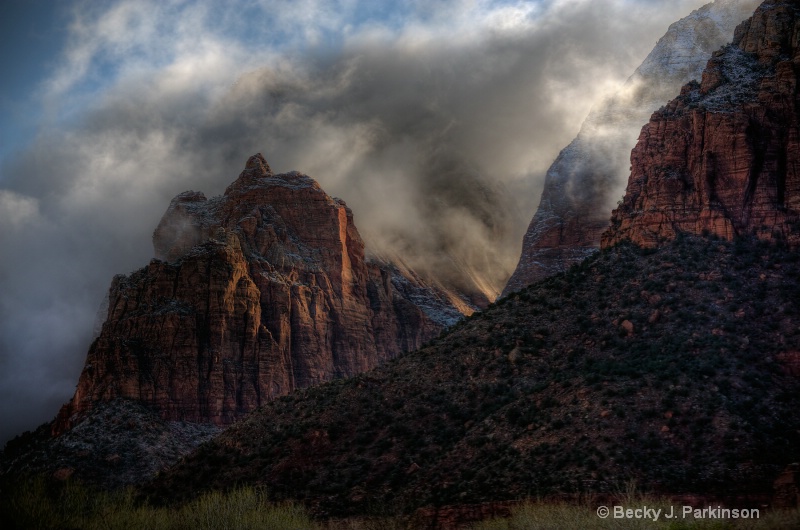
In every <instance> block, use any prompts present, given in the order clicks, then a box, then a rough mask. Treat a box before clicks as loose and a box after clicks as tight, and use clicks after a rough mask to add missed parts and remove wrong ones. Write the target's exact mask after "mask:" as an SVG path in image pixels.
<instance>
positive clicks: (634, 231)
mask: <svg viewBox="0 0 800 530" xmlns="http://www.w3.org/2000/svg"><path fill="white" fill-rule="evenodd" d="M798 39H800V1H796V0H795V1H788V0H768V1H766V2H764V3H763V4H762V5H761V6H760V7H759V8H758V9H757V10H756V12H755V13H754V15H753V17H752V18H751V19H749V20H747V21H745V22H744V23H742V25H740V26H739V27H738V28H737V30H736V34H735V37H734V41H733V44H731V45H729V46H726V47H724V48H723V49H722V50H720V51H718V52H716V53H715V54H714V56H713V57H712V58H711V60H710V61H709V62H708V66H707V67H706V69H705V71H704V72H703V78H702V82H701V83H690V84H688V85H686V86H685V87H684V88H683V89H682V91H681V95H680V96H679V97H678V98H676V99H674V100H673V101H671V102H670V103H669V104H668V105H666V106H665V107H663V108H662V109H661V110H659V111H657V112H656V113H654V114H653V116H652V118H651V119H650V122H649V123H648V124H647V125H645V127H644V128H643V129H642V132H641V134H640V136H639V141H638V144H637V145H636V148H635V149H634V150H633V152H632V154H631V165H632V169H631V175H630V179H629V181H628V187H627V190H626V193H625V198H624V199H623V201H622V203H621V204H620V206H619V207H618V208H617V209H616V210H614V212H613V214H612V219H611V227H610V228H609V229H608V231H606V232H605V233H604V234H603V237H602V246H604V247H607V246H609V245H613V244H615V243H617V242H619V241H622V240H631V241H633V242H635V243H637V244H639V245H643V246H655V245H658V244H659V243H660V242H661V241H665V240H669V239H673V238H675V237H676V235H677V234H679V233H681V232H688V233H693V234H700V233H706V232H707V233H711V234H715V235H718V236H721V237H723V238H726V239H731V238H733V237H735V236H736V235H737V234H745V233H754V234H756V235H757V236H758V237H760V238H764V239H783V240H786V241H788V242H789V243H790V244H795V245H796V244H797V243H798V242H800V231H798V226H800V225H799V224H798V223H800V128H799V126H800V94H798V90H797V85H798V76H800V44H798Z"/></svg>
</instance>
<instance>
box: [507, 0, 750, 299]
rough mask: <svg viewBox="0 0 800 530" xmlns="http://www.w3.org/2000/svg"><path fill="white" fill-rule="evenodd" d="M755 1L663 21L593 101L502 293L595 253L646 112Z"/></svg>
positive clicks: (695, 71)
mask: <svg viewBox="0 0 800 530" xmlns="http://www.w3.org/2000/svg"><path fill="white" fill-rule="evenodd" d="M758 3H759V2H758V1H756V0H716V1H715V2H713V3H709V4H707V5H705V6H703V7H702V8H700V9H698V10H696V11H694V12H692V13H691V14H690V15H689V16H687V17H685V18H683V19H681V20H679V21H678V22H676V23H674V24H672V25H671V26H670V27H669V30H668V31H667V33H666V34H665V35H664V36H663V37H661V39H659V41H658V43H657V44H656V46H655V48H653V50H652V51H651V52H650V54H649V55H648V56H647V58H646V59H645V61H644V62H643V63H642V64H641V65H640V66H639V68H637V69H636V72H634V74H633V75H632V76H631V77H630V79H628V81H627V83H625V86H623V87H622V88H621V89H620V90H619V91H618V92H617V93H616V94H614V95H613V96H612V97H609V98H608V99H606V100H605V101H604V102H602V103H601V104H599V105H598V106H596V107H595V108H594V109H593V110H592V112H591V113H590V114H589V116H587V118H586V120H585V121H584V123H583V125H582V127H581V130H580V133H579V134H578V136H577V138H575V139H574V140H573V141H572V143H570V144H569V145H568V146H567V147H565V148H564V149H563V150H562V151H561V153H560V154H559V155H558V158H556V160H555V161H554V162H553V164H552V165H551V166H550V168H549V169H548V170H547V175H546V176H545V181H544V189H543V191H542V197H541V202H540V203H539V208H538V209H537V210H536V214H535V215H534V217H533V219H532V220H531V222H530V225H529V227H528V230H527V232H526V234H525V237H524V239H523V242H522V254H521V256H520V260H519V263H518V264H517V268H516V270H515V271H514V274H513V275H512V277H511V278H510V279H509V280H508V284H507V285H506V287H505V289H504V290H503V295H507V294H509V293H511V292H513V291H517V290H519V289H522V288H523V287H525V286H527V285H529V284H531V283H533V282H535V281H537V280H541V279H542V278H545V277H547V276H550V275H552V274H555V273H557V272H560V271H563V270H566V269H568V268H569V267H570V266H571V265H572V264H574V263H577V262H580V261H582V260H583V259H585V258H586V257H587V256H589V255H591V254H593V253H594V252H596V251H597V250H598V248H599V246H600V237H601V235H602V233H603V231H605V230H606V228H608V219H609V216H610V215H611V210H612V208H613V205H614V203H616V201H617V199H618V198H619V197H621V196H622V194H623V191H624V187H625V181H626V179H627V177H628V174H629V170H630V166H629V163H628V162H629V159H630V152H631V149H632V148H633V146H634V145H636V138H637V136H638V134H639V131H640V130H641V128H642V124H643V123H645V122H646V121H647V119H648V118H649V117H650V115H651V114H652V113H653V111H655V110H657V109H658V108H659V107H661V106H662V105H663V104H664V102H665V101H669V99H670V98H672V97H673V96H674V95H675V94H676V93H677V92H678V91H679V90H680V87H681V86H683V85H684V84H686V83H687V82H688V81H690V80H692V79H699V78H700V75H701V73H702V71H703V67H704V66H705V64H706V62H707V61H708V58H709V57H710V56H711V53H712V52H713V51H714V50H716V49H718V48H719V47H720V46H722V45H723V44H725V43H727V42H730V40H731V37H732V36H733V31H734V29H735V28H736V26H737V25H738V24H739V23H740V22H741V21H742V20H744V19H746V18H747V17H749V16H750V15H751V14H752V13H753V10H754V9H755V8H756V7H757V6H758Z"/></svg>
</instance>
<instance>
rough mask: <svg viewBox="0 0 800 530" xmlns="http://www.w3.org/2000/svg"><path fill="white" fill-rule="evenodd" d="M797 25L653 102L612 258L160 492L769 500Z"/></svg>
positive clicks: (440, 341)
mask: <svg viewBox="0 0 800 530" xmlns="http://www.w3.org/2000/svg"><path fill="white" fill-rule="evenodd" d="M797 28H800V0H795V1H791V2H788V1H785V0H767V1H766V2H764V3H763V4H762V5H761V6H760V7H759V8H758V9H757V10H756V12H755V14H754V15H753V17H752V18H751V19H750V20H749V21H747V22H745V23H743V24H742V25H741V26H740V28H739V29H738V30H737V32H736V36H735V39H734V44H733V45H731V46H726V47H725V48H723V49H722V51H721V52H719V53H716V54H715V55H714V57H712V59H711V60H710V61H709V63H708V66H707V68H706V70H705V71H704V72H703V82H702V83H691V84H689V85H687V86H686V87H685V88H684V89H683V90H682V92H681V95H680V96H679V97H678V98H677V99H675V100H673V101H672V102H671V103H670V104H668V105H667V106H666V107H665V108H664V109H662V110H661V111H659V112H657V113H655V114H654V115H653V117H652V119H651V122H650V124H649V125H648V126H646V127H645V128H644V129H643V133H642V136H641V138H640V141H639V144H638V145H637V147H636V149H635V150H634V161H635V163H634V167H633V172H632V174H631V178H630V181H629V185H628V189H627V192H626V197H625V200H624V201H623V204H622V206H621V207H620V208H619V209H618V210H617V211H616V212H615V214H614V219H613V222H612V227H611V229H609V231H608V232H606V233H605V235H604V245H603V246H604V248H603V249H602V250H601V251H600V252H598V253H595V254H593V255H592V256H590V257H589V258H588V259H586V260H584V261H583V262H581V263H580V264H577V265H575V266H573V267H571V268H570V269H569V270H568V271H566V272H564V273H559V274H557V275H555V276H552V277H550V278H547V279H545V280H543V281H540V282H537V283H534V284H532V285H530V286H529V287H527V288H525V289H523V290H522V291H519V292H517V293H515V294H513V295H511V296H509V297H505V298H502V299H500V300H499V301H498V302H497V303H496V304H494V305H492V306H490V307H489V308H488V309H487V310H486V311H484V312H482V313H477V314H475V315H474V316H472V317H471V318H469V319H466V320H465V321H462V322H461V323H460V324H458V325H456V326H454V327H453V328H451V329H449V330H448V331H447V332H445V333H444V334H443V335H442V336H440V337H439V338H437V339H436V340H434V341H432V343H431V344H429V345H427V346H426V347H424V348H422V349H421V350H419V351H416V352H412V353H409V354H406V355H403V356H401V357H399V358H397V359H395V360H393V361H391V362H389V363H387V364H386V365H384V366H382V367H379V368H377V369H375V370H373V371H370V372H368V373H365V374H361V375H359V376H357V377H354V378H351V379H347V380H339V381H336V382H333V383H328V384H323V385H320V386H317V387H314V388H309V389H306V390H304V391H302V392H296V393H293V394H291V395H289V396H285V397H282V398H281V399H279V400H276V401H273V402H271V403H269V404H267V405H265V406H264V407H262V408H260V409H259V410H257V411H256V412H254V413H253V414H251V415H250V416H249V417H248V418H247V419H245V420H244V421H242V422H240V423H237V424H236V425H234V426H232V427H231V428H229V429H228V430H226V431H225V432H224V433H222V434H220V435H219V436H217V437H215V438H214V439H213V440H212V441H210V442H209V443H207V444H204V445H202V446H201V447H199V448H198V449H197V450H196V451H195V452H194V453H192V454H191V455H190V456H188V457H187V458H185V459H184V460H183V461H182V462H180V463H179V464H177V465H176V466H175V467H174V468H172V469H171V470H169V471H168V472H166V473H163V474H161V475H160V476H159V477H158V478H157V479H156V480H155V482H154V483H153V484H151V485H150V486H148V487H147V488H146V489H145V492H146V493H147V494H149V495H152V496H154V497H156V498H162V497H163V498H168V499H169V498H171V499H176V498H186V497H191V496H194V495H196V494H198V493H199V492H201V491H203V490H205V489H226V488H230V487H232V486H233V485H236V484H243V483H245V484H247V483H249V484H263V485H265V486H267V487H268V488H269V491H270V492H271V494H272V495H273V497H275V498H276V499H299V500H303V501H304V502H306V503H307V504H308V505H309V506H310V507H311V508H312V510H313V511H314V512H315V513H316V514H317V515H318V516H320V517H329V516H344V515H351V514H370V513H376V512H377V513H399V514H407V515H411V514H413V513H415V512H417V513H419V511H420V510H423V511H425V510H427V511H428V512H430V511H431V510H433V511H434V512H436V509H437V508H438V507H442V506H447V505H458V504H470V503H479V502H490V501H495V502H500V501H509V500H514V499H520V498H530V497H539V496H543V497H547V496H555V497H557V498H563V496H565V495H567V496H569V495H572V496H574V497H577V498H580V496H581V495H585V494H587V493H590V494H600V495H603V494H610V493H611V492H613V491H614V490H615V489H619V488H620V487H621V485H622V484H623V483H625V482H626V481H632V480H633V481H636V482H637V483H638V484H639V485H640V487H642V488H643V489H645V490H646V491H649V492H653V493H656V494H660V495H669V496H680V497H682V498H684V499H685V498H686V497H687V496H690V497H692V498H694V499H695V501H696V502H702V503H712V502H713V503H717V502H720V503H725V502H728V503H735V504H736V506H745V505H753V506H760V505H763V504H765V503H769V502H770V497H771V495H772V493H773V483H774V481H775V480H776V479H777V478H778V477H780V476H782V471H783V470H784V469H786V466H787V465H788V464H790V463H792V462H796V461H798V459H799V458H800V415H798V414H797V411H798V410H800V370H798V366H800V302H798V301H799V300H800V282H798V281H797V278H798V277H800V255H799V254H798V250H797V247H796V244H795V243H796V241H797V237H798V234H800V224H798V223H795V222H792V220H793V219H794V213H793V212H794V210H793V208H794V204H795V203H794V202H793V201H794V198H795V193H796V191H793V190H796V187H794V186H795V184H796V182H795V180H794V177H793V175H794V173H793V172H794V167H795V166H796V165H797V164H796V163H795V161H794V160H795V153H797V152H798V150H797V149H796V148H795V147H793V146H794V145H795V143H793V142H796V141H797V138H798V137H800V135H798V134H797V132H798V128H797V123H798V122H797V119H796V114H795V113H796V109H797V108H798V107H797V105H796V103H797V99H796V98H797V96H796V90H795V87H796V86H797V80H798V78H799V77H800V68H796V67H795V65H794V61H795V60H796V59H795V58H796V57H797V54H796V52H795V43H797V42H798V34H797V31H798V29H797ZM714 124H720V127H719V128H714V127H712V126H711V125H714ZM737 127H738V128H737ZM723 146H727V149H722V147H723ZM754 153H755V154H754ZM759 153H760V154H759ZM737 168H739V169H741V168H744V169H745V170H744V171H741V170H739V171H736V169H737ZM677 171H683V173H678V176H677V177H673V176H672V175H673V174H675V173H676V172H677ZM709 175H711V176H712V178H711V180H710V181H708V180H703V178H705V177H707V176H709ZM698 179H699V180H698ZM709 182H710V183H711V184H713V187H710V186H711V184H709ZM701 184H702V186H701ZM703 186H705V187H703ZM708 189H713V191H714V194H713V195H712V197H715V199H714V201H716V202H714V201H708V200H707V199H706V197H707V195H703V190H708ZM781 190H783V191H781ZM780 199H782V200H780ZM704 200H705V201H706V202H703V201H704ZM736 201H740V202H736ZM750 205H752V207H750ZM659 209H660V210H659ZM742 211H745V212H747V213H748V214H749V217H747V218H746V219H747V220H748V221H747V222H744V221H743V219H744V218H743V217H741V213H742ZM654 218H656V219H661V221H660V222H659V223H654V222H650V221H651V220H652V219H654ZM750 220H752V222H751V221H750ZM707 221H709V222H707ZM765 222H766V223H767V225H766V228H765V229H762V228H761V225H762V224H763V223H765ZM748 223H749V224H748ZM727 227H731V228H730V229H728V228H727ZM656 229H657V231H656ZM634 243H642V246H639V245H636V244H634Z"/></svg>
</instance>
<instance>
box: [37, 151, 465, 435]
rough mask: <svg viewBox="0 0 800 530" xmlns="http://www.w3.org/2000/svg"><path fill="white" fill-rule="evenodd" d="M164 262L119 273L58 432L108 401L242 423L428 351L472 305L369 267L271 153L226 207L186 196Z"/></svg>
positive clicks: (173, 218)
mask: <svg viewBox="0 0 800 530" xmlns="http://www.w3.org/2000/svg"><path fill="white" fill-rule="evenodd" d="M153 245H154V247H155V253H156V256H157V258H158V259H154V260H152V261H151V262H150V264H149V265H147V266H146V267H144V268H143V269H140V270H138V271H136V272H134V273H132V274H131V275H129V276H117V277H116V278H114V281H113V282H112V285H111V288H110V291H109V304H108V315H107V319H106V322H105V324H104V325H103V327H102V330H101V332H100V334H99V336H98V337H97V338H96V339H95V341H94V343H93V344H92V345H91V348H90V350H89V354H88V357H87V360H86V365H85V367H84V369H83V372H82V373H81V377H80V381H79V383H78V387H77V390H76V392H75V396H74V397H73V399H72V400H71V401H70V402H69V403H68V404H67V405H65V406H64V407H63V408H62V410H61V412H60V413H59V416H58V418H57V420H56V422H55V426H54V429H53V430H54V432H56V433H58V432H61V431H63V430H64V429H67V428H69V427H70V425H72V424H73V423H74V421H75V419H76V418H77V417H79V416H80V415H81V413H83V412H85V411H87V410H89V409H90V408H91V407H92V406H93V404H95V403H97V402H104V401H110V400H113V399H115V398H132V399H134V400H137V401H139V402H142V403H144V404H146V405H149V406H151V407H153V408H154V409H155V410H157V411H159V412H160V414H161V416H162V417H163V418H164V419H168V420H188V421H195V422H210V423H214V424H219V425H224V424H229V423H231V422H233V421H234V420H236V419H237V418H239V417H241V416H242V415H243V414H244V413H247V412H249V411H252V410H253V409H255V408H256V407H257V406H259V405H261V404H263V403H265V402H267V401H269V400H271V399H273V398H275V397H276V396H280V395H283V394H286V393H288V392H290V391H292V390H294V389H296V388H301V387H307V386H310V385H314V384H317V383H320V382H322V381H326V380H330V379H333V378H337V377H343V376H349V375H353V374H357V373H360V372H363V371H365V370H369V369H370V368H373V367H375V366H376V365H378V364H379V363H381V362H383V361H386V360H388V359H391V358H393V357H395V356H396V355H398V354H399V353H401V352H402V351H406V350H412V349H416V348H418V347H419V346H421V345H422V343H423V342H425V341H426V340H428V339H430V338H432V337H433V336H435V335H436V334H437V333H438V332H439V331H440V330H441V329H442V328H443V327H445V326H447V325H449V324H452V323H454V322H455V321H456V320H458V318H460V317H461V311H463V312H471V308H470V307H469V306H467V304H465V303H463V302H462V301H460V300H459V299H458V297H456V296H454V295H452V294H449V293H446V292H444V291H441V290H437V289H434V288H432V287H430V286H428V285H426V284H425V283H424V282H423V281H422V280H421V279H420V278H418V277H416V276H414V275H413V273H411V272H410V271H407V270H403V269H400V268H398V267H395V266H392V265H390V264H387V263H381V262H376V261H372V260H369V259H367V258H366V257H365V252H364V244H363V242H362V240H361V237H360V236H359V233H358V230H357V229H356V227H355V225H354V224H353V215H352V212H351V211H350V209H349V208H347V206H346V205H345V203H344V202H342V201H341V200H339V199H335V198H332V197H330V196H328V195H327V194H326V193H325V192H324V191H322V189H320V187H319V185H318V184H317V183H316V182H315V181H314V180H312V179H311V178H310V177H308V176H306V175H302V174H300V173H296V172H292V173H287V174H279V175H276V174H273V172H272V170H271V169H270V167H269V165H268V164H267V162H266V160H264V158H263V156H261V155H260V154H259V155H255V156H253V157H251V158H250V159H249V160H248V161H247V165H246V168H245V170H244V171H243V172H242V173H241V175H240V176H239V178H238V179H237V180H236V181H235V182H234V183H233V184H231V185H230V186H229V187H228V188H227V190H226V191H225V194H224V195H223V196H221V197H215V198H212V199H206V197H205V196H204V195H203V194H202V193H199V192H185V193H182V194H180V195H178V196H177V197H175V198H174V199H173V200H172V202H171V204H170V205H169V208H168V210H167V212H166V213H165V214H164V216H163V218H162V219H161V222H160V223H159V225H158V227H157V228H156V230H155V233H154V235H153Z"/></svg>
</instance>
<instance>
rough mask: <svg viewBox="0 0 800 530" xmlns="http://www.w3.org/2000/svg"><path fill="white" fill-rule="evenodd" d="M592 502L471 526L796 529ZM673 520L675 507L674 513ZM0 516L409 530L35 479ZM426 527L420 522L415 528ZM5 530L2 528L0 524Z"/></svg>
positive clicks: (110, 527)
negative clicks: (157, 502) (621, 510)
mask: <svg viewBox="0 0 800 530" xmlns="http://www.w3.org/2000/svg"><path fill="white" fill-rule="evenodd" d="M636 491H637V490H636V489H635V485H634V486H630V487H627V486H626V489H625V490H624V491H619V492H618V494H617V496H616V498H617V503H619V504H621V505H623V506H625V507H628V508H636V507H641V506H647V507H650V508H655V509H661V510H662V513H665V512H666V510H668V509H669V507H670V506H671V505H674V503H670V502H669V501H667V500H663V499H658V498H653V497H647V496H642V495H640V494H639V493H637V492H636ZM599 505H600V503H596V502H592V501H590V500H584V501H580V502H576V503H562V502H534V501H531V502H528V503H525V504H522V505H521V506H520V507H519V508H517V509H515V510H513V511H512V514H511V516H510V517H507V518H495V519H488V520H485V521H483V522H479V523H476V524H474V525H473V526H471V527H470V528H471V529H472V530H523V529H526V530H527V529H558V530H561V529H564V530H570V529H576V530H578V529H580V530H583V529H594V528H597V529H608V530H629V529H630V530H634V529H652V528H656V529H664V530H718V529H719V530H722V529H732V530H738V529H746V530H761V529H764V530H767V529H773V528H774V529H783V528H800V510H797V509H794V510H783V511H766V510H762V511H761V514H760V515H761V517H760V518H759V519H757V520H750V521H745V520H739V521H719V520H693V519H687V520H681V521H675V520H673V521H668V520H664V519H663V517H662V518H661V519H660V520H659V521H657V522H653V521H651V520H635V519H615V518H614V517H613V516H612V517H609V518H607V519H601V518H599V517H598V516H597V508H598V506H599ZM675 509H676V513H678V512H677V510H678V507H676V508H675ZM0 515H2V520H3V522H4V526H3V528H4V529H12V530H13V529H25V530H40V529H41V530H43V529H65V528H69V529H76V530H78V529H80V530H84V529H85V530H95V529H97V530H100V529H103V530H116V529H119V530H128V529H137V530H162V529H165V530H195V529H199V530H203V529H208V530H211V529H231V530H239V529H244V530H248V529H260V530H294V529H297V530H301V529H302V530H305V529H318V530H400V529H411V528H414V527H415V524H414V523H413V522H409V520H408V518H404V517H356V518H348V519H338V520H328V521H314V520H312V518H311V517H310V516H309V515H308V513H307V512H306V511H305V509H304V508H302V507H301V506H300V505H298V504H292V503H281V504H274V503H270V502H268V501H267V500H266V495H265V492H264V490H263V489H259V488H253V487H246V488H239V489H235V490H232V491H230V492H227V493H222V492H218V491H213V492H209V493H206V494H204V495H202V496H200V497H198V498H196V499H194V500H192V501H190V502H188V503H185V504H181V505H177V506H172V507H162V506H153V505H151V504H148V503H144V502H140V501H138V500H137V499H136V497H135V496H134V494H133V492H132V491H131V490H127V491H118V492H115V493H108V492H100V491H96V490H93V489H91V488H88V487H86V486H84V485H82V484H80V483H78V482H75V481H67V482H65V483H63V484H56V483H53V482H51V481H47V480H45V479H43V478H37V479H34V480H25V481H21V482H19V483H18V484H15V485H14V486H13V487H12V488H11V489H10V490H6V489H4V490H3V492H2V496H0ZM418 522H419V523H420V524H426V523H427V521H418ZM8 523H10V524H8Z"/></svg>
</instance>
